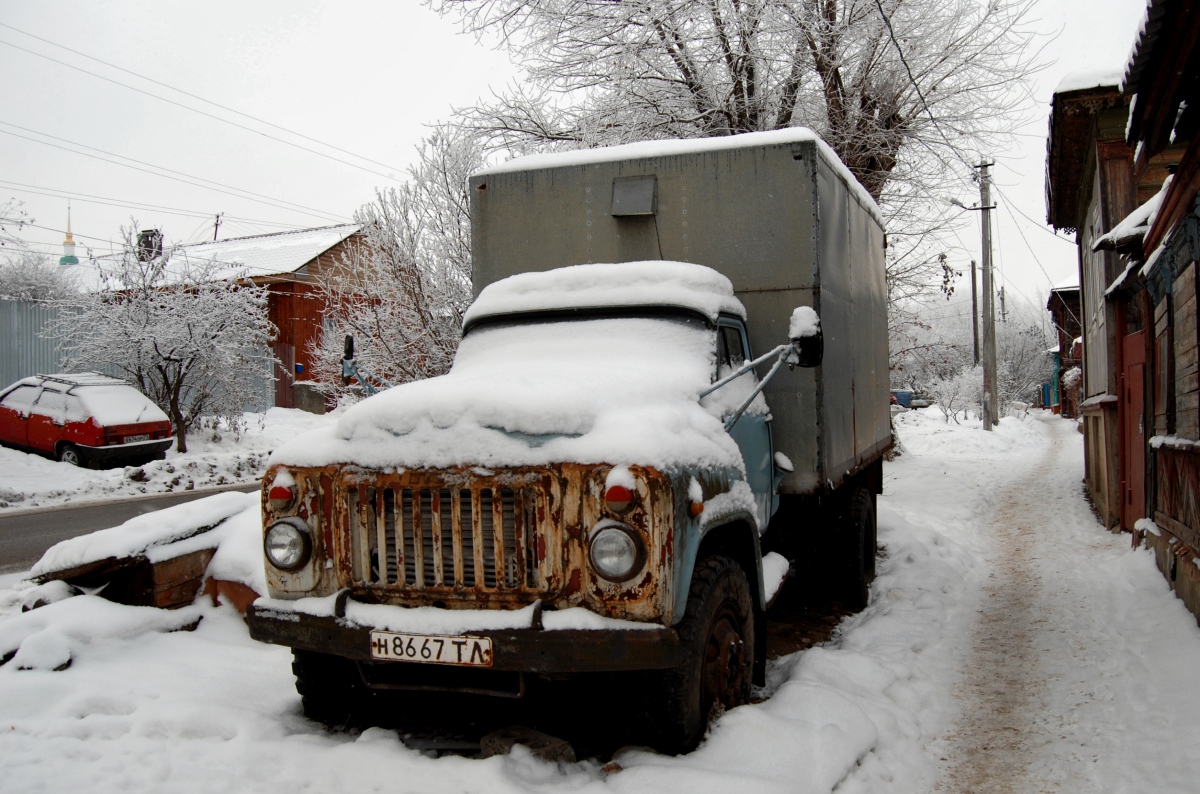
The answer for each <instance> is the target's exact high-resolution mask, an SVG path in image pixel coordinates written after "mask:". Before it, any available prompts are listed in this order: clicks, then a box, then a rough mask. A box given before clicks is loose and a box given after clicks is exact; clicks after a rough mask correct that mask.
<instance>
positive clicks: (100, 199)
mask: <svg viewBox="0 0 1200 794" xmlns="http://www.w3.org/2000/svg"><path fill="white" fill-rule="evenodd" d="M0 185H3V186H5V187H4V189H5V190H10V191H15V192H17V193H32V194H33V195H35V196H48V197H50V198H61V199H70V200H71V201H80V202H83V203H84V204H102V205H104V206H106V207H122V208H124V209H130V210H153V211H154V212H160V213H165V214H167V215H179V216H181V217H184V218H211V217H212V216H213V213H211V212H208V211H205V210H187V209H182V208H180V207H164V206H161V205H158V204H148V203H146V202H144V201H124V200H122V199H115V198H111V197H108V196H94V195H92V194H90V193H79V192H78V191H74V190H58V189H56V188H47V187H41V186H40V185H28V184H25V183H23V182H10V181H9V180H7V179H0ZM46 191H50V192H46ZM222 217H223V219H236V220H240V221H245V222H247V223H253V224H258V225H261V226H278V227H280V228H285V229H303V228H306V227H304V226H300V225H297V224H294V223H279V222H278V221H264V220H257V219H254V218H241V217H238V216H235V215H225V216H222Z"/></svg>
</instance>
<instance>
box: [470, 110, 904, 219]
mask: <svg viewBox="0 0 1200 794" xmlns="http://www.w3.org/2000/svg"><path fill="white" fill-rule="evenodd" d="M806 142H813V143H816V144H817V148H819V149H820V150H821V153H822V155H823V156H824V157H825V160H826V161H827V162H828V163H829V164H830V165H831V166H833V168H834V169H835V170H836V171H837V172H838V173H839V174H840V175H841V177H842V179H844V180H845V181H846V184H847V185H849V186H850V189H851V190H853V191H854V193H855V195H856V196H857V197H858V201H859V203H860V204H862V205H863V207H865V208H866V209H867V211H868V212H870V213H871V215H872V216H873V217H874V218H875V220H876V221H878V222H879V225H880V226H882V225H883V213H882V212H880V210H879V205H878V204H876V203H875V199H873V198H871V194H870V193H868V192H867V190H866V188H864V187H863V186H862V185H861V184H859V181H858V180H857V179H855V178H854V175H853V174H851V173H850V169H849V168H847V167H846V166H845V164H844V163H843V162H842V160H841V158H840V157H838V156H837V153H836V152H834V151H833V149H831V148H830V147H829V144H827V143H825V141H824V140H822V139H821V136H820V135H818V134H817V133H815V132H813V131H812V130H810V129H808V128H807V127H790V128H788V129H786V130H771V131H770V132H747V133H743V134H741V135H726V136H722V137H719V138H688V139H671V140H662V141H641V142H639V143H627V144H624V145H622V146H607V147H603V148H598V149H575V150H572V151H567V152H554V153H551V154H531V155H526V156H524V157H516V158H514V159H512V160H509V161H508V162H505V163H501V164H500V165H496V166H492V167H491V168H485V169H484V170H482V171H480V172H478V173H477V174H475V176H487V175H488V174H507V173H513V172H516V171H536V170H540V169H543V168H570V167H577V166H586V165H594V164H596V163H611V162H616V161H618V160H648V159H651V158H660V157H675V156H678V155H685V154H700V153H703V152H719V151H724V150H729V149H746V148H751V147H755V146H779V145H786V144H789V143H806Z"/></svg>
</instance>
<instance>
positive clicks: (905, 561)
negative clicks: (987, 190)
mask: <svg viewBox="0 0 1200 794" xmlns="http://www.w3.org/2000/svg"><path fill="white" fill-rule="evenodd" d="M896 421H897V424H898V426H899V427H898V431H899V433H900V436H901V438H902V440H903V442H904V445H905V450H906V451H905V454H904V455H903V456H902V457H901V458H900V459H899V460H897V461H896V462H894V463H891V464H888V466H887V468H886V470H885V474H886V483H885V490H886V494H885V496H884V497H882V498H881V499H880V503H879V504H880V542H881V544H882V546H883V548H884V551H885V557H884V558H883V559H881V561H880V566H879V578H878V579H877V581H876V583H875V585H874V586H873V589H872V603H871V606H870V607H868V609H866V610H865V611H864V612H862V613H861V614H859V615H856V616H854V617H852V618H850V619H848V620H847V621H845V622H844V624H843V625H842V626H841V627H840V629H839V631H838V632H837V634H836V635H835V637H834V639H833V640H832V641H831V642H829V643H827V644H826V645H823V646H819V647H815V648H812V649H809V650H807V651H803V652H800V653H798V654H795V655H792V656H790V657H784V658H782V659H779V660H777V661H776V662H774V663H773V664H772V666H771V669H770V673H769V686H768V687H767V691H766V692H765V693H762V694H769V695H770V697H769V698H768V699H766V700H765V701H764V702H762V703H760V704H757V705H751V706H745V707H742V708H738V709H734V710H733V711H731V712H729V713H727V714H725V715H724V716H722V717H721V718H720V719H719V720H718V721H717V722H716V724H715V726H714V727H713V729H712V731H711V733H710V735H709V737H708V738H707V740H706V741H705V742H704V744H702V745H701V747H700V748H699V749H698V750H697V751H696V752H694V753H692V754H691V755H688V756H684V757H679V758H668V757H663V756H659V755H656V754H653V753H650V752H646V751H638V750H629V751H625V752H622V753H620V754H619V756H618V761H619V764H620V767H621V770H620V771H617V772H615V773H612V772H611V767H610V769H609V771H608V772H607V773H606V772H605V771H604V769H603V767H602V764H601V763H600V762H598V761H595V760H582V761H580V762H578V763H572V764H565V763H563V764H554V763H547V762H542V761H539V760H537V759H535V758H533V757H532V756H531V755H530V754H529V753H528V752H526V751H524V750H523V749H521V748H517V749H516V750H515V751H514V752H513V753H512V754H511V755H508V756H503V757H494V758H490V759H486V760H472V759H467V758H463V757H456V756H445V757H441V758H433V757H430V756H429V755H428V754H427V753H422V752H421V751H420V750H418V749H415V748H409V747H406V746H405V745H404V744H403V743H402V742H401V741H400V739H399V738H398V737H397V735H396V734H395V733H394V732H390V731H385V730H380V729H372V730H368V731H365V732H363V733H361V734H346V733H330V732H327V731H325V730H323V729H322V728H320V727H319V726H317V725H315V724H313V723H310V722H308V721H307V720H305V719H304V718H303V717H302V716H301V715H300V707H299V699H298V697H297V696H296V694H295V692H294V690H293V684H292V676H291V673H290V670H289V662H290V657H289V654H288V652H287V651H286V650H285V649H281V648H275V647H269V646H264V645H259V644H257V643H255V642H253V641H251V640H250V639H249V638H248V637H247V633H246V629H245V627H244V625H243V624H242V623H241V621H240V620H239V618H238V617H237V615H236V614H235V613H234V612H233V611H232V610H231V609H230V608H228V607H220V608H214V607H211V606H209V605H206V604H204V603H201V602H198V603H197V604H196V605H193V606H191V607H188V608H187V609H186V610H182V611H177V612H171V613H163V612H161V611H158V610H148V609H145V608H134V607H121V606H117V605H113V604H108V603H107V602H103V601H101V600H100V599H98V598H96V597H93V596H77V597H75V598H69V599H66V600H63V601H59V602H56V603H53V604H51V605H49V606H45V607H42V608H40V609H37V610H34V611H32V612H27V613H20V611H19V609H20V608H19V604H20V602H21V600H22V598H23V597H26V596H28V587H27V586H26V585H22V584H20V583H19V582H14V581H12V580H11V579H9V580H8V581H7V582H0V656H3V654H4V653H5V652H6V649H8V648H12V647H13V646H14V643H19V644H20V646H21V652H20V657H21V658H27V659H28V661H29V663H28V664H27V665H26V666H29V667H35V668H41V669H26V670H21V669H18V668H19V667H20V666H21V664H20V660H19V659H17V658H14V659H13V661H11V662H9V663H8V664H5V665H4V666H2V667H0V791H21V792H36V791H47V792H49V791H55V792H57V791H101V792H107V791H114V792H115V791H122V792H124V791H154V792H158V791H164V790H165V791H172V792H186V791H218V790H220V791H247V792H250V791H267V790H270V791H276V790H291V789H304V790H310V791H331V790H345V791H382V790H393V789H402V790H406V791H489V792H510V791H511V792H524V791H531V790H534V791H563V790H574V791H584V790H586V791H605V790H613V791H629V792H644V791H652V790H653V791H659V790H661V791H680V792H685V791H686V792H709V791H711V792H721V793H722V794H728V793H729V792H740V791H745V792H755V794H759V793H760V792H775V791H779V792H784V791H788V792H830V791H833V790H835V789H836V791H838V792H840V793H841V794H846V793H847V792H914V794H915V793H916V792H929V791H934V790H940V791H946V792H955V793H957V792H963V791H977V792H983V791H1013V792H1037V791H1056V792H1092V791H1114V792H1145V791H1155V792H1193V791H1196V790H1197V783H1196V781H1197V780H1200V759H1197V758H1196V756H1195V754H1194V753H1191V752H1188V749H1187V748H1188V747H1189V746H1190V745H1189V742H1190V740H1191V737H1193V736H1195V735H1196V734H1197V733H1198V732H1200V692H1198V691H1197V688H1196V687H1195V685H1194V681H1193V680H1192V679H1193V676H1192V674H1191V673H1192V670H1193V669H1194V665H1195V660H1196V659H1197V658H1200V629H1197V626H1196V621H1195V620H1194V619H1193V618H1192V616H1191V615H1190V614H1188V613H1187V612H1186V610H1184V608H1183V606H1182V604H1181V603H1180V602H1178V601H1177V600H1176V599H1175V598H1174V597H1173V596H1172V595H1171V594H1170V593H1169V591H1168V589H1167V586H1166V584H1165V582H1164V581H1163V579H1162V577H1161V576H1160V575H1159V574H1158V572H1157V570H1156V569H1155V567H1154V564H1153V561H1152V559H1151V557H1150V555H1149V553H1148V552H1145V551H1141V550H1133V549H1130V548H1129V539H1128V536H1117V535H1112V534H1109V533H1107V532H1105V531H1104V530H1103V529H1102V528H1101V527H1099V526H1098V525H1097V524H1096V522H1095V521H1094V519H1093V518H1092V516H1091V514H1090V512H1089V511H1088V508H1087V506H1086V504H1085V503H1084V501H1083V498H1082V495H1081V492H1080V478H1081V476H1082V444H1081V440H1080V436H1079V434H1078V433H1077V432H1076V431H1075V426H1074V424H1073V423H1071V422H1067V421H1063V420H1061V419H1058V418H1051V417H1048V416H1047V417H1030V418H1027V419H1024V420H1018V419H1006V420H1004V422H1003V423H1002V424H1001V426H1000V427H999V428H998V429H997V430H996V432H993V433H984V432H982V431H981V430H979V429H978V428H977V427H975V426H969V427H968V426H957V425H954V424H949V425H947V424H945V423H944V422H943V421H942V418H941V416H940V415H937V414H934V413H931V412H928V411H911V412H907V413H904V414H901V415H898V416H897V419H896ZM196 618H201V620H200V623H199V625H198V627H197V628H196V629H195V630H194V631H190V632H188V631H173V630H172V629H175V628H177V627H179V626H183V625H185V624H189V623H191V622H193V621H194V620H195V619H196ZM27 649H28V650H27ZM64 653H66V654H69V655H70V657H71V659H72V664H71V665H70V667H69V668H67V669H65V670H61V671H58V672H54V671H52V670H51V669H48V668H49V667H50V666H51V665H52V664H53V663H54V662H55V660H56V659H62V658H64V657H63V654H64ZM55 666H56V665H55Z"/></svg>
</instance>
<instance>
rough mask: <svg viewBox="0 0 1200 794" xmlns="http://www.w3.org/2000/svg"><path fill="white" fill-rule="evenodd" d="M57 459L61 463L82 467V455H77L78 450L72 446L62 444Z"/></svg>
mask: <svg viewBox="0 0 1200 794" xmlns="http://www.w3.org/2000/svg"><path fill="white" fill-rule="evenodd" d="M58 459H59V460H60V461H62V462H63V463H70V464H71V465H72V466H79V467H80V468H82V467H83V465H84V463H83V455H81V454H79V448H78V447H76V446H75V445H74V444H63V445H62V447H61V448H59V450H58Z"/></svg>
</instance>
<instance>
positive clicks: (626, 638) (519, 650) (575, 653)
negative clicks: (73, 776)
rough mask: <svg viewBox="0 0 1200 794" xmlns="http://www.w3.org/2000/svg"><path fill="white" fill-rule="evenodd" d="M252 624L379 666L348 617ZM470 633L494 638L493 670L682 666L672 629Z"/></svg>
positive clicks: (278, 641)
mask: <svg viewBox="0 0 1200 794" xmlns="http://www.w3.org/2000/svg"><path fill="white" fill-rule="evenodd" d="M397 608H398V609H399V608H400V607H397ZM246 623H247V624H248V625H249V627H250V636H251V637H252V638H253V639H256V640H258V641H259V642H268V643H272V644H274V645H286V646H288V647H290V648H297V649H300V650H306V651H315V652H318V653H327V654H333V655H335V656H341V657H344V658H346V659H353V660H355V661H360V662H371V661H375V660H372V658H371V653H370V647H371V642H370V636H371V627H369V626H359V625H357V624H354V623H351V622H350V621H347V620H345V619H344V618H336V617H328V616H314V615H306V614H302V613H287V614H280V613H278V612H274V611H272V610H266V609H256V608H255V607H254V606H253V605H251V606H250V608H249V609H247V610H246ZM464 634H465V635H466V636H471V637H489V638H491V640H492V649H493V651H492V654H493V656H492V659H493V661H492V667H491V669H492V670H507V671H515V672H525V673H546V674H561V673H592V672H618V671H635V670H664V669H667V668H670V667H675V666H677V665H678V664H679V662H680V658H681V653H680V645H679V635H678V634H677V633H676V632H675V630H674V629H669V628H652V629H634V630H621V629H594V630H593V629H586V630H585V629H556V630H542V629H495V630H485V631H468V632H464ZM382 664H407V663H404V662H383V663H382ZM426 666H431V667H432V666H438V665H426Z"/></svg>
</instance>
